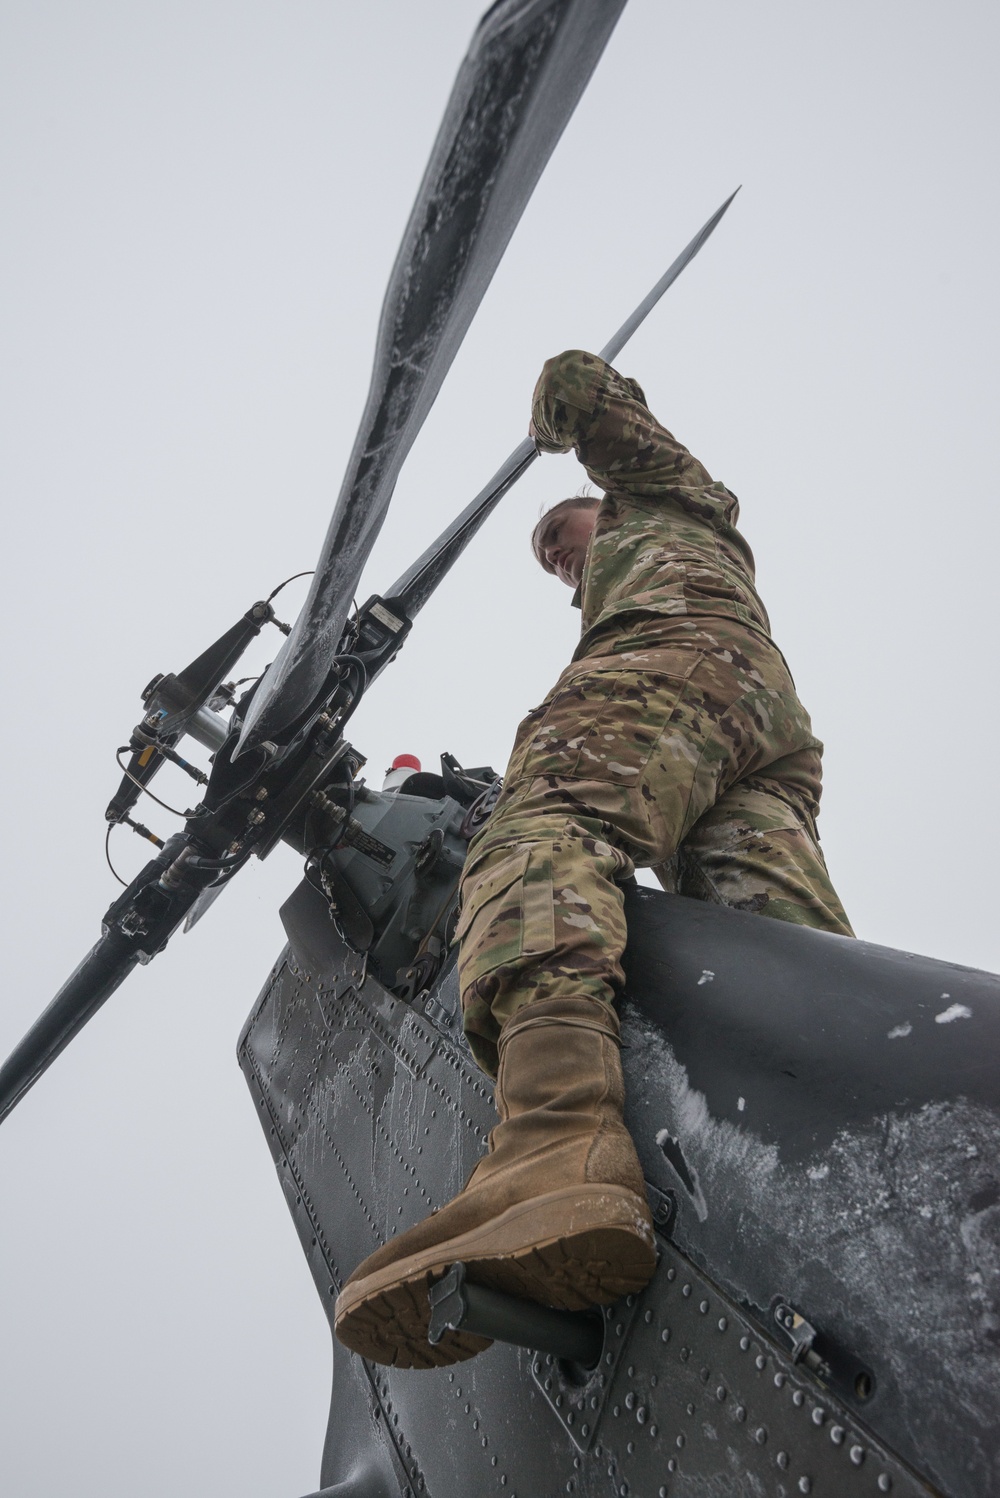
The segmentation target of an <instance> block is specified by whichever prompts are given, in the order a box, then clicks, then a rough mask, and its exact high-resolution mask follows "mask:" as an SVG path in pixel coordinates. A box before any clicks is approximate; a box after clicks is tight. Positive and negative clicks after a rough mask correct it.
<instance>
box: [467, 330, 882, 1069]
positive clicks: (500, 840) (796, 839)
mask: <svg viewBox="0 0 1000 1498" xmlns="http://www.w3.org/2000/svg"><path fill="white" fill-rule="evenodd" d="M532 419H533V423H534V429H535V433H536V440H537V442H538V445H539V447H540V448H542V450H543V451H546V452H566V451H568V450H569V449H570V448H571V447H573V448H575V449H576V452H577V455H578V456H579V458H580V461H581V462H582V463H583V464H584V466H585V467H586V469H587V472H588V474H589V475H590V477H591V479H592V480H593V481H594V483H595V484H597V485H598V486H599V487H600V488H601V489H603V490H604V491H606V492H605V498H604V500H603V502H602V504H601V506H600V509H599V511H598V514H597V522H596V526H595V530H594V536H593V540H592V542H591V545H590V550H589V552H588V556H587V563H586V567H585V570H584V576H583V583H582V586H581V590H580V593H579V594H578V601H579V602H580V604H581V607H582V615H583V618H582V637H581V640H580V645H579V647H578V648H577V650H576V652H575V654H574V658H573V661H572V662H571V664H570V665H569V666H568V667H567V669H566V670H565V671H564V672H563V674H562V676H561V677H560V679H559V681H558V682H557V683H556V685H555V687H554V688H553V690H552V691H551V692H550V693H549V695H548V697H547V698H546V699H545V701H544V702H543V703H542V704H541V706H540V707H538V708H536V709H535V710H534V711H533V712H531V713H529V714H528V716H527V718H526V719H525V720H524V722H523V723H522V724H521V727H520V730H519V732H518V735H517V740H516V742H515V745H514V751H513V754H512V756H511V761H510V765H509V767H508V769H507V774H506V777H505V785H504V790H503V794H502V796H501V798H500V800H499V802H498V804H497V807H496V809H495V811H494V812H493V815H492V817H491V818H490V820H489V822H488V823H487V824H486V826H485V827H484V828H483V829H482V831H481V832H480V833H479V834H478V836H477V837H476V838H475V839H474V840H473V842H472V844H471V845H470V848H469V857H468V861H467V863H466V866H465V871H464V874H463V877H462V913H461V917H460V920H459V926H458V936H459V938H460V940H461V951H460V959H459V963H460V976H461V985H462V997H463V1008H464V1014H465V1028H466V1033H467V1035H468V1037H469V1041H470V1044H471V1046H472V1049H473V1051H474V1052H475V1054H476V1057H477V1059H478V1060H479V1061H480V1064H481V1065H482V1066H483V1067H484V1068H485V1069H486V1070H487V1071H490V1072H491V1073H495V1070H496V1043H497V1039H498V1036H499V1032H500V1027H501V1026H502V1025H503V1023H504V1022H505V1021H506V1020H507V1019H509V1018H510V1016H511V1015H512V1014H514V1013H515V1012H516V1011H517V1010H518V1009H519V1008H521V1006H522V1005H524V1004H525V1003H527V1002H529V1000H533V999H549V998H555V997H561V996H573V995H589V996H592V997H596V998H601V999H604V1000H607V1001H609V1002H610V1001H611V1000H612V998H613V997H614V994H615V992H616V991H617V990H618V989H619V988H620V986H621V984H622V981H623V974H622V969H621V961H620V959H621V955H622V952H623V951H624V947H625V938H626V930H625V919H624V913H623V898H622V890H621V882H620V881H621V880H622V879H624V878H627V877H628V876H629V875H630V874H631V873H632V872H633V868H634V866H635V865H640V866H653V867H656V868H657V872H658V873H659V874H660V877H661V881H662V882H663V883H664V884H665V886H666V887H667V888H671V889H675V890H677V891H679V892H680V893H683V894H691V895H695V896H697V897H699V898H702V899H709V900H713V901H717V902H720V903H723V904H726V905H731V906H734V907H736V908H737V909H742V910H751V911H759V912H760V913H761V914H764V915H769V916H772V917H776V918H777V919H779V920H786V921H794V922H797V923H799V924H801V925H807V926H814V927H817V928H818V929H820V930H824V931H835V932H840V933H841V934H843V935H852V934H853V933H852V932H851V928H850V925H849V924H848V921H847V917H846V915H845V914H844V911H843V908H842V906H841V904H840V901H839V900H838V899H837V896H836V893H835V892H834V889H833V886H832V885H831V883H830V878H829V875H828V874H827V871H826V865H825V863H824V861H823V855H822V853H821V852H820V849H819V844H818V841H817V834H816V814H817V811H818V807H819V796H820V756H821V752H822V745H821V744H820V743H819V741H818V740H817V739H816V738H815V737H814V736H813V733H812V729H811V726H810V723H809V717H808V715H807V713H806V712H805V709H804V708H803V707H802V705H801V703H800V702H799V700H798V697H797V695H796V692H795V686H794V683H793V682H792V679H791V676H790V674H789V671H788V667H787V665H786V664H785V660H784V657H783V656H782V654H781V652H780V651H779V650H778V649H777V647H776V646H775V645H774V643H773V642H772V640H771V639H770V635H769V624H768V618H767V614H766V612H765V610H764V606H763V604H762V603H761V601H760V599H759V597H758V595H757V592H756V589H755V587H754V565H753V556H752V554H751V552H750V549H749V547H748V546H747V544H746V542H745V541H744V540H743V537H742V536H741V535H740V534H739V532H738V531H737V530H736V528H735V527H736V520H737V518H738V514H739V506H738V504H737V501H736V498H735V496H734V495H732V494H730V492H729V491H728V490H727V489H726V488H725V487H724V486H723V485H722V484H718V483H713V481H712V479H711V477H710V475H709V474H708V473H707V472H706V471H705V469H704V468H703V467H702V466H701V464H700V463H699V462H697V460H696V459H694V458H693V457H692V456H691V454H690V453H689V452H688V451H687V450H686V449H685V448H684V447H682V446H681V444H680V443H679V442H677V441H676V440H675V438H674V437H672V436H671V434H670V433H669V432H668V431H667V430H666V429H665V428H664V427H662V426H660V424H659V423H658V422H657V421H656V419H655V418H654V417H653V416H652V415H651V414H650V412H649V410H648V409H647V407H646V403H645V397H644V395H643V393H642V391H641V389H640V388H639V386H638V385H636V384H635V382H634V381H632V380H627V379H624V378H623V377H622V376H621V375H619V374H618V373H617V372H616V371H615V370H613V369H612V368H611V367H610V365H608V364H605V363H604V361H603V360H601V359H599V358H597V357H596V356H595V355H592V354H585V353H581V352H579V351H573V352H570V353H567V354H563V355H561V356H560V357H559V358H557V359H551V360H549V362H548V363H547V364H546V365H545V368H544V370H543V372H542V376H541V378H540V380H539V382H538V386H537V388H536V390H535V399H534V404H533V408H532Z"/></svg>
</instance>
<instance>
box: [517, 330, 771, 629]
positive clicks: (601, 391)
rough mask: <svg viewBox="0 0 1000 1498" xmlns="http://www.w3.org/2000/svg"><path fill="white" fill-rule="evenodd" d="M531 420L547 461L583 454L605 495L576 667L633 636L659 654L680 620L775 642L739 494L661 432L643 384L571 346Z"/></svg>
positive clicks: (590, 557) (584, 591)
mask: <svg viewBox="0 0 1000 1498" xmlns="http://www.w3.org/2000/svg"><path fill="white" fill-rule="evenodd" d="M532 422H533V426H534V431H535V440H536V443H537V446H538V447H539V449H540V450H541V451H542V452H568V451H569V449H570V448H575V449H576V452H577V456H578V457H579V459H580V461H581V463H583V465H584V467H585V468H586V470H587V472H588V474H589V475H590V477H591V479H592V480H593V481H594V483H595V484H597V485H598V486H599V488H601V489H603V490H605V491H606V493H605V498H604V500H603V502H602V504H601V506H600V509H599V510H598V514H597V523H596V525H595V528H594V537H593V540H592V541H591V544H590V549H589V552H588V554H587V564H586V567H585V569H584V574H583V582H582V584H581V588H580V591H579V593H578V597H577V600H574V601H578V602H579V603H580V606H581V608H582V612H583V620H582V638H581V641H580V645H579V647H578V648H577V650H576V657H577V658H579V657H581V656H583V655H589V654H594V653H599V652H600V651H601V650H607V649H608V648H610V647H611V645H612V640H613V641H615V642H618V648H621V641H622V637H623V636H627V637H629V638H630V639H631V638H636V639H637V640H638V639H641V640H642V641H643V642H644V643H645V644H647V645H650V644H652V643H653V642H654V640H655V638H656V636H657V635H658V634H664V633H669V631H670V627H671V623H672V622H673V623H674V625H675V624H676V618H677V616H678V615H681V616H687V617H689V618H691V619H692V620H694V619H696V618H697V617H698V616H702V615H709V616H719V615H721V616H722V617H723V618H726V619H738V620H739V621H740V622H741V623H742V624H745V625H747V626H749V627H750V628H751V629H754V630H757V631H759V632H761V633H762V634H764V635H766V636H768V637H770V624H769V622H768V617H767V613H766V611H765V609H764V605H763V604H762V603H761V601H760V598H759V597H758V595H757V590H756V588H755V587H754V561H753V553H752V552H751V550H750V548H749V546H748V545H747V543H746V541H745V540H744V539H743V537H742V536H741V535H740V533H739V531H738V530H737V529H736V522H737V519H738V518H739V503H738V501H737V499H736V496H735V495H734V494H731V493H730V492H729V490H728V489H727V488H726V487H725V486H724V485H723V484H718V483H714V482H713V480H712V477H711V475H710V474H709V473H707V472H706V470H705V469H704V468H703V467H702V465H701V464H700V463H699V462H698V460H697V459H696V458H693V457H692V456H691V454H690V453H689V452H688V450H687V448H685V447H682V446H681V444H680V443H679V442H678V441H677V439H676V438H675V437H673V436H671V434H670V432H668V431H667V429H666V428H665V427H662V426H661V425H660V423H659V422H658V421H657V420H656V418H655V416H653V415H652V414H651V412H650V411H649V409H648V407H647V405H646V398H645V396H644V395H643V392H642V390H641V388H640V387H639V386H638V385H637V384H636V383H635V381H634V380H628V379H625V378H624V377H623V376H622V375H620V374H618V372H617V371H616V370H614V369H612V367H611V365H610V364H606V363H605V362H604V360H603V359H600V358H598V356H597V355H596V354H587V353H584V352H582V351H581V350H580V349H571V350H570V351H569V352H568V353H565V354H559V355H558V356H557V357H556V358H555V359H550V360H548V362H547V363H546V365H545V367H544V369H543V370H542V374H541V377H540V378H539V381H538V384H537V386H536V387H535V395H534V401H533V404H532Z"/></svg>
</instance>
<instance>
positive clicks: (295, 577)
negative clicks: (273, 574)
mask: <svg viewBox="0 0 1000 1498" xmlns="http://www.w3.org/2000/svg"><path fill="white" fill-rule="evenodd" d="M314 570H315V569H314V568H312V567H310V569H309V571H308V572H293V573H292V576H291V577H286V578H285V581H284V582H283V583H279V584H278V586H277V587H276V588H275V590H274V592H273V593H269V594H268V595H267V598H266V599H265V600H264V601H265V603H270V602H271V599H272V598H277V596H278V594H279V593H280V592H281V590H282V588H287V587H288V584H289V583H294V582H297V581H298V579H299V578H300V577H312V575H313V572H314Z"/></svg>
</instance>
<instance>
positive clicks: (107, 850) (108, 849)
mask: <svg viewBox="0 0 1000 1498" xmlns="http://www.w3.org/2000/svg"><path fill="white" fill-rule="evenodd" d="M117 825H118V824H117V822H109V823H108V830H107V833H106V834H105V838H104V857H105V858H106V860H107V864H108V868H109V869H110V870H111V872H112V874H114V876H115V878H116V879H117V880H118V883H119V884H124V886H125V888H126V889H128V880H127V879H123V878H122V876H121V874H119V872H118V870H117V869H116V868H115V866H114V864H113V863H112V862H111V834H112V832H113V831H114V829H115V827H116V826H117Z"/></svg>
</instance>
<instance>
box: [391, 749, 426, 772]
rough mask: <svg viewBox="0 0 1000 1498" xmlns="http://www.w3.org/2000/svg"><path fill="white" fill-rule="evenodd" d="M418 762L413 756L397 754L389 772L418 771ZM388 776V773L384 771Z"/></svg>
mask: <svg viewBox="0 0 1000 1498" xmlns="http://www.w3.org/2000/svg"><path fill="white" fill-rule="evenodd" d="M419 769H420V761H419V759H418V758H417V756H416V755H415V754H397V755H396V758H395V759H394V760H393V762H392V764H391V765H390V766H389V770H419ZM386 773H387V774H388V771H386Z"/></svg>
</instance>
